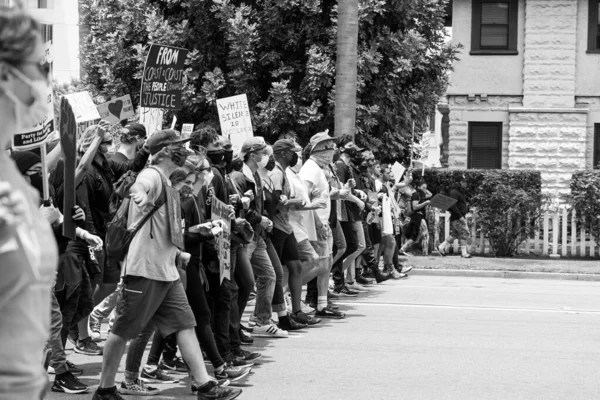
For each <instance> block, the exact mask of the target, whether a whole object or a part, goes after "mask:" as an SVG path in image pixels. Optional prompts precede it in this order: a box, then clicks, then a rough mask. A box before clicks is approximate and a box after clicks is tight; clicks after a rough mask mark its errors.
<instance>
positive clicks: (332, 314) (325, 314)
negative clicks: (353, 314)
mask: <svg viewBox="0 0 600 400" xmlns="http://www.w3.org/2000/svg"><path fill="white" fill-rule="evenodd" d="M315 316H317V317H321V318H330V319H344V318H346V314H345V313H343V312H340V311H336V310H332V309H331V308H329V307H325V308H323V309H322V310H321V311H319V310H318V309H317V312H315Z"/></svg>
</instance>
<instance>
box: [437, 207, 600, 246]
mask: <svg viewBox="0 0 600 400" xmlns="http://www.w3.org/2000/svg"><path fill="white" fill-rule="evenodd" d="M435 222H436V227H439V226H440V225H439V224H440V223H442V224H444V236H443V237H441V238H440V234H439V232H440V229H434V241H433V243H435V246H436V248H435V249H434V250H436V249H437V246H438V244H439V243H440V242H441V240H444V238H445V237H447V236H448V235H449V234H450V213H440V212H436V213H435ZM469 228H470V229H471V239H472V244H471V252H472V253H474V254H491V253H492V251H491V247H490V243H489V241H488V239H487V238H485V237H484V235H483V234H482V233H481V230H478V229H477V214H476V213H473V215H472V217H471V218H470V219H469ZM569 228H570V229H569ZM454 250H455V253H458V250H459V245H458V240H457V241H455V243H454ZM599 250H600V249H599V248H598V245H597V244H596V242H595V241H594V238H593V236H592V235H590V234H589V233H588V232H586V229H585V227H584V226H583V225H582V224H578V223H577V219H576V214H575V211H574V210H572V211H567V210H566V209H562V210H560V211H556V212H545V213H544V214H543V219H542V224H541V228H540V229H539V230H537V231H536V232H535V233H534V235H533V237H530V238H528V239H526V240H525V241H524V242H523V243H522V244H521V245H520V246H519V248H518V250H517V254H537V255H542V256H550V257H573V258H575V257H577V258H579V257H581V258H583V257H598V256H600V252H599Z"/></svg>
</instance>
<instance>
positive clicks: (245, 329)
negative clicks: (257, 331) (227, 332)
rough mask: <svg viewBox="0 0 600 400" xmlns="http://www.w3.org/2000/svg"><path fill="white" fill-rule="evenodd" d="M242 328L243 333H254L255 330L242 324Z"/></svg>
mask: <svg viewBox="0 0 600 400" xmlns="http://www.w3.org/2000/svg"><path fill="white" fill-rule="evenodd" d="M240 328H242V330H243V331H246V332H248V333H252V331H253V330H254V329H253V328H250V327H248V326H246V325H244V324H240Z"/></svg>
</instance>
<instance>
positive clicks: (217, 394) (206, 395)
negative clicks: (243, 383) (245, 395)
mask: <svg viewBox="0 0 600 400" xmlns="http://www.w3.org/2000/svg"><path fill="white" fill-rule="evenodd" d="M209 384H212V387H211V388H210V389H209V390H208V391H207V392H201V391H200V389H201V388H198V400H214V399H219V400H233V399H235V398H237V397H238V396H239V395H240V394H242V389H237V388H230V387H223V386H218V385H217V384H216V383H215V382H214V381H211V382H209Z"/></svg>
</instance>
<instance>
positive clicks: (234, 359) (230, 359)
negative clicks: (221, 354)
mask: <svg viewBox="0 0 600 400" xmlns="http://www.w3.org/2000/svg"><path fill="white" fill-rule="evenodd" d="M224 361H225V362H226V363H227V364H228V365H231V366H232V367H252V366H253V365H254V363H253V362H251V361H246V360H245V359H244V357H238V356H236V355H235V354H229V355H228V356H227V357H225V358H224Z"/></svg>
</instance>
